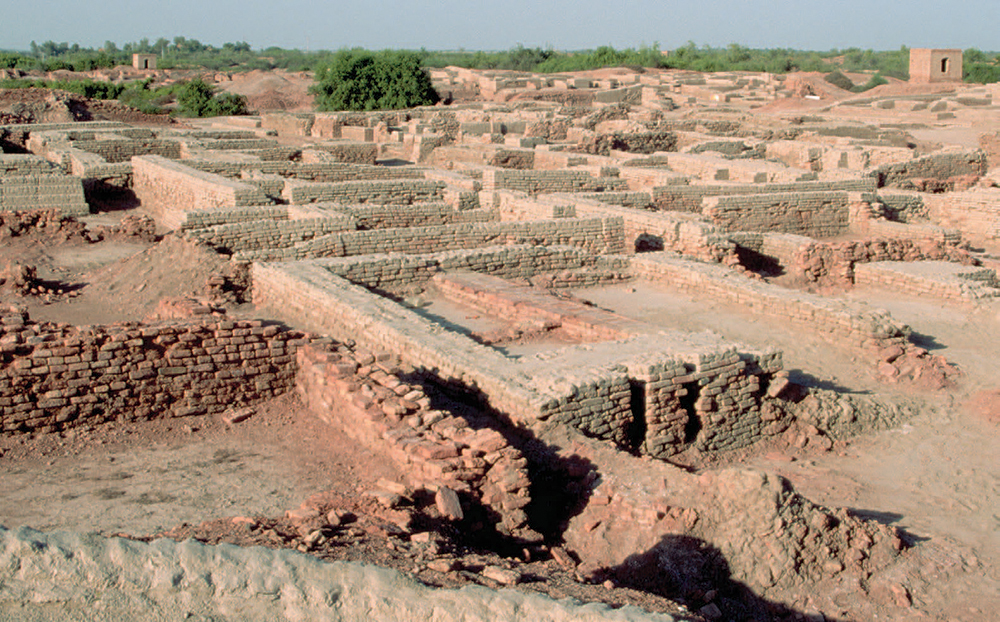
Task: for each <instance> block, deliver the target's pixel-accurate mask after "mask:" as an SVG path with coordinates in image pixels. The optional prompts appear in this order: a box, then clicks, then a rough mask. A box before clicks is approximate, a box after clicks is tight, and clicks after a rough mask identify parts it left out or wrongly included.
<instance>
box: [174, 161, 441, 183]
mask: <svg viewBox="0 0 1000 622" xmlns="http://www.w3.org/2000/svg"><path fill="white" fill-rule="evenodd" d="M184 164H185V165H186V166H190V167H191V168H195V169H198V170H200V171H205V172H206V173H215V174H216V175H222V176H223V177H229V178H231V179H239V178H240V177H241V175H242V174H243V173H244V172H246V171H260V172H261V173H265V174H271V175H280V176H282V177H287V178H290V179H298V180H302V181H315V182H324V183H338V182H343V181H366V180H375V179H423V178H424V171H423V169H419V168H415V167H403V166H377V165H373V164H352V163H345V162H290V161H281V160H273V161H264V160H235V161H233V160H185V161H184Z"/></svg>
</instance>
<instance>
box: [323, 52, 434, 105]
mask: <svg viewBox="0 0 1000 622" xmlns="http://www.w3.org/2000/svg"><path fill="white" fill-rule="evenodd" d="M311 91H312V93H313V94H314V95H315V96H316V100H315V101H316V107H317V109H319V110H324V111H331V110H395V109H400V108H412V107H414V106H427V105H430V104H434V103H436V102H437V101H438V99H439V97H438V94H437V92H436V91H435V90H434V87H433V86H432V85H431V79H430V76H429V75H427V73H426V72H425V71H424V70H423V69H422V68H421V58H420V55H419V54H416V53H413V52H403V51H391V50H385V51H382V52H369V51H367V50H361V49H355V50H341V51H340V52H337V53H336V54H335V55H334V57H333V59H332V60H330V62H329V63H327V64H325V65H323V66H322V67H320V68H319V70H318V71H317V72H316V83H315V84H314V85H313V86H312V89H311Z"/></svg>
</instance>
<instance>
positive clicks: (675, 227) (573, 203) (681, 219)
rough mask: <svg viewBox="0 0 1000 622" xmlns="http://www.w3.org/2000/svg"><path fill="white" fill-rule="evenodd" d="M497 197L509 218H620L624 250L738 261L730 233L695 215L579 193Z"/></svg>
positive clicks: (502, 215) (501, 210)
mask: <svg viewBox="0 0 1000 622" xmlns="http://www.w3.org/2000/svg"><path fill="white" fill-rule="evenodd" d="M590 196H595V195H590ZM597 196H599V195H597ZM612 196H615V195H612ZM495 198H496V200H497V203H496V205H495V208H496V209H497V210H499V213H500V218H501V219H503V220H514V221H518V220H522V219H537V218H554V219H557V220H562V221H565V220H567V219H570V218H573V217H580V218H620V219H621V220H622V223H623V227H624V228H623V238H624V240H623V246H622V250H624V251H625V252H630V253H631V252H638V251H647V250H673V251H676V252H679V253H682V254H684V255H690V256H693V257H698V258H699V259H704V260H706V261H712V262H720V261H725V262H734V263H735V261H736V258H735V246H734V245H733V243H732V242H730V241H729V238H728V237H727V236H726V235H725V233H723V232H722V231H720V230H719V228H718V227H717V226H716V225H714V224H712V223H710V222H708V221H706V220H705V219H704V218H702V217H700V216H696V215H694V214H682V213H670V212H651V211H648V210H640V209H632V208H628V207H623V206H619V205H612V204H609V203H604V202H601V201H600V200H594V199H587V198H583V197H582V196H579V195H576V194H551V195H544V196H539V197H535V198H531V197H528V196H526V195H524V194H522V193H516V192H499V193H496V195H495Z"/></svg>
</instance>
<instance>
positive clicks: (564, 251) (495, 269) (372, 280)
mask: <svg viewBox="0 0 1000 622" xmlns="http://www.w3.org/2000/svg"><path fill="white" fill-rule="evenodd" d="M597 262H599V260H598V259H597V258H594V257H593V256H591V255H587V254H585V253H583V252H581V251H580V250H579V249H576V248H570V247H564V246H547V247H542V246H523V245H507V246H487V247H483V248H477V249H471V250H460V251H456V250H452V251H445V252H442V253H435V254H431V255H372V256H360V257H344V258H335V259H321V260H315V261H314V263H315V264H316V265H319V266H322V267H323V268H324V269H326V270H329V271H330V272H331V273H332V274H336V275H337V276H340V277H343V278H345V279H347V280H348V281H350V282H352V283H354V284H356V285H362V286H364V287H367V288H369V289H371V290H373V291H378V292H385V293H388V294H390V295H399V296H403V295H409V294H415V293H420V292H423V291H424V290H425V289H426V288H427V286H428V284H429V282H430V280H431V278H433V277H434V275H436V274H439V273H441V272H454V271H460V270H466V271H473V272H480V273H483V274H492V275H495V276H499V277H502V278H506V279H533V278H538V277H540V276H543V275H549V274H552V273H557V272H559V271H565V270H574V269H579V268H583V267H589V266H591V265H595V264H596V263H597Z"/></svg>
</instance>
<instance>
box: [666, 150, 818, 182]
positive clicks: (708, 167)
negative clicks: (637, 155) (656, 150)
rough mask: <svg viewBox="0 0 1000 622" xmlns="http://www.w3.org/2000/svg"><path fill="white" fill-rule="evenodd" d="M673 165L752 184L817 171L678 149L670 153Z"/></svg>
mask: <svg viewBox="0 0 1000 622" xmlns="http://www.w3.org/2000/svg"><path fill="white" fill-rule="evenodd" d="M667 162H668V163H669V166H670V168H671V169H672V170H673V171H675V172H677V173H682V174H684V175H691V176H693V177H697V178H699V179H701V180H704V181H735V182H740V183H749V184H765V183H791V182H796V181H809V180H812V179H815V178H816V174H815V173H813V172H810V171H806V170H803V169H798V168H789V167H786V166H781V165H778V164H774V163H772V162H766V161H754V160H727V159H725V158H715V157H712V156H707V155H698V154H690V153H676V154H670V155H669V156H667Z"/></svg>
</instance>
